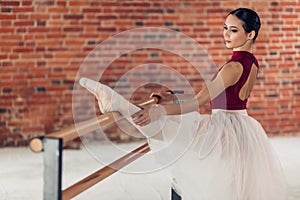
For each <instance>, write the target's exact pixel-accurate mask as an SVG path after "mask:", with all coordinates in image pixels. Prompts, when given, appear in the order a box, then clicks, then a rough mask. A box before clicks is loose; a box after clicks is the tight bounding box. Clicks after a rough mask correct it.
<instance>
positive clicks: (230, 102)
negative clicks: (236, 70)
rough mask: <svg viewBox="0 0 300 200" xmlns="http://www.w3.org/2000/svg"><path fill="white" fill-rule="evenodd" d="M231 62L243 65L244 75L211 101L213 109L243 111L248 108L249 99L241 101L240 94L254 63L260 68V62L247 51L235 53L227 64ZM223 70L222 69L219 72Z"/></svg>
mask: <svg viewBox="0 0 300 200" xmlns="http://www.w3.org/2000/svg"><path fill="white" fill-rule="evenodd" d="M229 62H239V63H241V64H242V66H243V73H242V75H241V77H240V79H239V80H238V82H237V83H236V84H234V85H232V86H230V87H228V88H227V89H226V90H225V91H223V92H222V93H221V94H220V95H218V96H217V97H216V98H214V99H213V100H212V101H211V108H212V109H227V110H242V109H246V108H247V101H248V98H247V99H245V100H241V99H240V98H239V92H240V90H241V88H242V87H243V85H244V84H245V83H246V81H247V79H248V76H249V74H250V71H251V67H252V65H253V63H254V64H255V65H256V66H257V67H259V65H258V62H257V60H256V58H255V57H254V55H253V54H252V53H250V52H247V51H234V52H233V55H232V57H231V59H230V60H229V61H227V63H229ZM227 63H226V64H227ZM221 69H222V67H221V68H220V69H219V71H220V70H221ZM216 76H217V74H216V75H215V76H214V77H213V79H214V78H215V77H216Z"/></svg>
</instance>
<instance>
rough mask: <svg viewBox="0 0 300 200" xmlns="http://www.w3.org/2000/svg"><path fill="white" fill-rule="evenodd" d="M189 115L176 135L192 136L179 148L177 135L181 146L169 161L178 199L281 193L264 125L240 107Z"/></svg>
mask: <svg viewBox="0 0 300 200" xmlns="http://www.w3.org/2000/svg"><path fill="white" fill-rule="evenodd" d="M193 117H194V121H193V122H192V123H191V124H190V125H187V126H186V125H183V127H182V128H181V130H180V131H179V132H180V133H179V136H178V137H182V136H183V138H192V139H191V140H190V144H189V145H188V147H187V148H183V147H181V148H180V145H181V143H180V141H182V140H177V141H175V143H177V144H176V145H175V146H176V147H178V148H179V149H185V151H184V152H183V154H181V156H180V157H178V159H176V161H175V162H174V163H173V165H172V177H173V178H172V179H173V180H172V181H173V189H174V190H176V192H177V193H178V194H180V196H181V197H182V199H183V200H286V199H287V193H286V191H287V188H286V182H285V178H284V176H283V171H282V169H281V164H280V162H279V160H278V159H277V156H276V154H275V152H274V150H273V149H272V146H271V144H270V142H269V140H268V138H267V135H266V133H265V131H264V129H263V128H262V127H261V125H260V124H259V123H258V122H257V121H256V120H255V119H253V118H252V117H250V116H248V115H247V111H246V110H238V111H228V110H213V113H212V114H211V115H199V114H198V113H197V115H195V114H193ZM168 120H169V122H170V121H173V122H172V123H174V120H172V118H169V119H168ZM168 120H167V121H168ZM195 121H197V123H195ZM169 122H167V124H168V123H169ZM184 126H186V128H188V129H189V130H187V131H185V129H184ZM193 126H194V128H193ZM171 127H172V128H173V129H174V128H175V127H176V126H174V124H173V125H172V126H171ZM192 129H194V130H193V131H191V130H192ZM169 133H170V130H168V131H167V132H166V133H165V135H167V134H169ZM165 141H166V140H165ZM149 142H150V145H151V142H152V144H153V141H151V139H150V141H149ZM185 144H187V143H186V142H185ZM159 146H161V145H159ZM153 148H154V149H155V146H154V147H153ZM171 149H172V148H171ZM173 149H174V148H173ZM172 152H174V151H173V150H172ZM172 152H169V153H170V154H172ZM171 157H172V156H171Z"/></svg>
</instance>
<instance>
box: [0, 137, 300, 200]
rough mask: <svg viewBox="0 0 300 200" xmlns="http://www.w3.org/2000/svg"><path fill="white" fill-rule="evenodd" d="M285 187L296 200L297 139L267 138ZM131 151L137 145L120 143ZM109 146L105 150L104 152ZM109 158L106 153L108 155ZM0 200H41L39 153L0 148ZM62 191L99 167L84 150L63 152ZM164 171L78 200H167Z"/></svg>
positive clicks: (112, 181)
mask: <svg viewBox="0 0 300 200" xmlns="http://www.w3.org/2000/svg"><path fill="white" fill-rule="evenodd" d="M270 141H271V143H272V144H273V146H274V148H275V151H276V152H277V154H278V156H279V159H280V161H281V163H282V167H283V170H284V173H285V176H286V179H287V182H288V185H289V200H300V137H273V138H270ZM120 146H121V147H122V148H125V149H131V148H134V147H137V146H139V144H137V143H131V144H122V145H120ZM109 148H110V147H107V152H110V151H109ZM108 155H110V156H114V155H111V154H110V153H108ZM0 160H1V163H0V200H29V199H30V200H41V199H43V179H42V176H43V154H42V153H39V154H36V153H33V152H31V151H30V150H29V149H28V148H25V147H21V148H2V149H0ZM63 160H64V166H63V188H65V187H67V186H69V185H71V184H72V183H74V182H76V181H78V180H80V179H81V178H83V177H84V176H86V175H89V174H90V173H92V172H94V171H96V170H97V169H99V168H100V167H101V164H100V163H99V162H97V161H96V160H95V159H94V158H93V157H92V156H91V154H90V153H88V152H87V151H86V149H85V148H82V149H81V150H64V156H63ZM165 177H166V172H165V171H163V170H161V171H156V172H152V173H143V174H132V173H121V172H118V173H116V174H115V175H113V176H111V177H109V178H108V179H106V180H104V181H103V182H101V183H99V184H97V185H95V186H94V187H92V188H90V189H88V190H87V191H85V192H84V193H82V194H80V195H78V196H77V197H75V198H74V199H78V200H85V199H86V200H87V199H88V200H91V199H92V200H94V199H101V200H159V199H169V198H170V195H169V182H168V180H167V178H165Z"/></svg>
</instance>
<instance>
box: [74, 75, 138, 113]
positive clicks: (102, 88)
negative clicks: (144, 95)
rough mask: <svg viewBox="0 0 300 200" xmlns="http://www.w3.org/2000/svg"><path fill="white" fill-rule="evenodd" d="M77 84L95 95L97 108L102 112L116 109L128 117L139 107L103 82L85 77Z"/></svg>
mask: <svg viewBox="0 0 300 200" xmlns="http://www.w3.org/2000/svg"><path fill="white" fill-rule="evenodd" d="M79 84H80V85H81V86H83V87H84V88H86V89H87V90H88V91H89V92H91V93H92V94H93V95H95V97H96V98H97V100H98V105H99V109H100V111H101V113H103V114H104V113H107V112H112V111H118V112H120V113H121V114H122V115H123V116H124V117H126V118H129V117H130V116H131V115H132V114H134V113H136V112H137V111H139V110H140V108H139V107H137V106H135V105H133V104H131V103H130V102H129V101H127V100H126V99H125V98H124V97H123V96H121V95H120V94H118V93H117V92H116V91H114V90H113V89H111V88H110V87H108V86H106V85H104V84H101V83H99V82H96V81H94V80H91V79H88V78H85V77H84V78H81V79H80V80H79Z"/></svg>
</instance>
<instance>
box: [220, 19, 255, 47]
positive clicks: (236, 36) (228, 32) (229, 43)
mask: <svg viewBox="0 0 300 200" xmlns="http://www.w3.org/2000/svg"><path fill="white" fill-rule="evenodd" d="M223 36H224V40H225V44H226V47H227V48H229V49H233V50H240V49H243V48H245V46H248V45H247V44H248V43H249V42H248V41H250V40H249V39H248V38H249V37H248V34H247V33H246V32H245V30H244V28H243V22H242V21H241V20H240V19H239V18H237V17H236V16H235V15H228V16H227V18H226V20H225V23H224V30H223Z"/></svg>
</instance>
